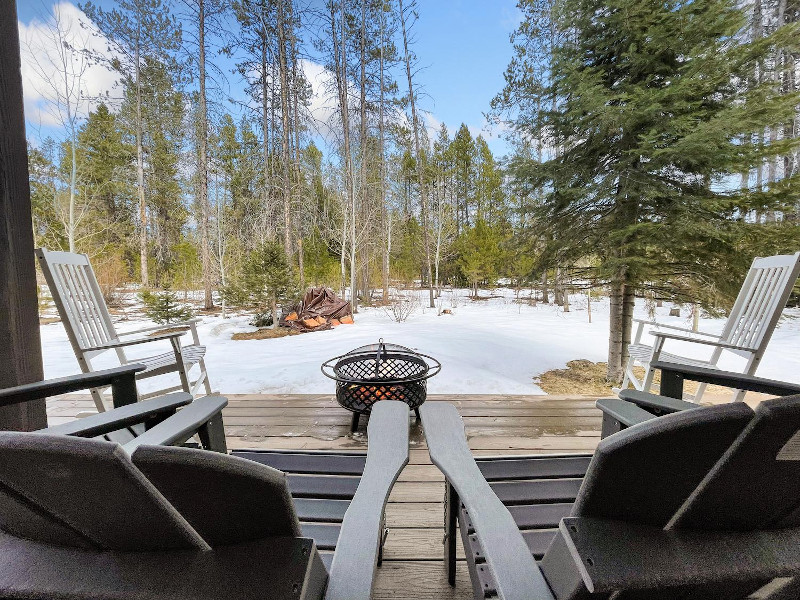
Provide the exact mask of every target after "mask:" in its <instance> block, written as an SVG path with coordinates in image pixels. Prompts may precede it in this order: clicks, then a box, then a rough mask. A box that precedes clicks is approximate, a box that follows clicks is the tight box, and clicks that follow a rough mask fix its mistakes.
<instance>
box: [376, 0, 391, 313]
mask: <svg viewBox="0 0 800 600" xmlns="http://www.w3.org/2000/svg"><path fill="white" fill-rule="evenodd" d="M385 28H386V11H385V10H384V8H383V7H381V39H380V58H379V62H380V101H379V103H378V112H379V115H378V140H379V145H380V153H381V157H380V171H381V172H380V182H381V183H380V185H381V188H380V193H381V212H382V216H383V225H384V227H383V230H384V231H385V232H386V236H387V240H386V244H384V245H383V261H382V265H383V273H382V276H383V277H382V281H383V304H388V303H389V253H390V252H391V248H392V224H391V222H390V220H389V211H388V209H387V207H386V150H385V145H386V144H385V140H384V122H383V117H384V115H383V104H384V102H385V90H384V85H383V83H384V57H383V45H384V39H383V36H384V32H385Z"/></svg>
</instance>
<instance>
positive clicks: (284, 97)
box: [278, 0, 292, 264]
mask: <svg viewBox="0 0 800 600" xmlns="http://www.w3.org/2000/svg"><path fill="white" fill-rule="evenodd" d="M283 3H284V0H278V73H279V75H280V94H281V126H282V129H283V131H281V134H282V135H281V148H282V150H283V161H282V162H283V249H284V252H285V253H286V262H287V263H288V264H292V213H291V204H292V196H291V194H292V190H291V165H290V163H291V155H290V152H289V136H290V135H291V132H290V131H289V129H290V128H289V73H288V65H287V58H286V19H285V15H284V5H283Z"/></svg>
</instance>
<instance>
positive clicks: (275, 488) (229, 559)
mask: <svg viewBox="0 0 800 600" xmlns="http://www.w3.org/2000/svg"><path fill="white" fill-rule="evenodd" d="M134 367H135V368H139V367H138V366H133V365H132V366H129V367H120V368H118V369H116V370H113V371H110V372H108V373H106V374H105V376H107V378H108V377H110V378H112V379H113V380H114V381H112V383H116V384H117V385H116V388H115V391H118V392H123V393H122V394H121V396H122V397H125V395H126V394H125V393H124V390H126V389H129V388H130V386H135V383H134V378H133V372H132V370H133V369H134ZM121 374H122V375H121ZM128 375H130V378H129V379H126V380H125V381H119V378H120V376H122V377H123V378H125V377H127V376H128ZM98 376H99V374H98V373H91V374H84V375H80V376H77V377H73V378H65V379H63V380H56V381H50V382H44V383H38V384H32V385H30V386H21V387H19V388H14V389H12V390H3V391H1V392H0V406H3V405H4V403H5V404H7V403H10V402H19V401H25V400H26V399H31V398H36V397H41V395H42V394H45V395H50V394H58V393H64V392H65V391H72V390H74V389H75V386H76V385H84V384H87V383H88V384H96V383H100V382H98V381H96V379H97V378H98ZM102 383H109V381H108V380H106V381H104V382H102ZM45 388H46V389H45ZM134 397H135V394H134ZM171 397H178V398H180V399H182V401H183V402H184V403H187V402H190V404H188V405H187V406H186V407H185V408H183V409H182V410H181V411H180V412H178V413H177V414H175V415H172V416H169V417H168V418H166V419H164V420H162V421H161V422H159V423H157V424H155V425H153V426H152V427H151V428H149V429H147V430H146V431H145V432H144V433H142V434H141V435H138V437H136V438H135V439H134V440H133V441H132V442H129V443H126V444H125V445H119V444H117V443H114V442H112V441H107V439H103V437H101V436H97V437H95V434H102V433H103V431H105V429H104V427H108V426H111V427H112V428H115V427H119V426H120V425H122V426H123V427H127V426H129V425H131V424H132V423H133V421H132V420H131V419H132V415H133V413H136V414H137V415H138V416H139V417H141V416H142V415H144V418H145V420H146V422H151V421H152V420H153V418H154V417H157V416H159V415H161V413H162V412H163V410H162V409H163V408H164V407H158V408H157V407H156V405H158V404H159V403H160V402H162V401H163V403H167V401H168V399H170V398H171ZM214 400H217V401H219V400H224V398H223V399H219V398H215V397H211V396H207V397H204V398H199V399H197V400H194V401H191V397H190V396H189V395H188V394H185V393H179V394H171V395H170V396H165V397H164V398H159V399H156V400H151V401H149V402H142V403H137V402H133V403H131V404H126V405H124V406H122V407H120V408H117V409H114V410H111V411H108V412H105V413H102V414H98V415H93V416H90V417H87V418H85V419H78V420H77V421H76V422H74V423H67V424H65V425H59V426H56V427H54V428H50V429H48V430H44V431H42V432H35V433H18V432H0V598H28V599H30V600H45V599H47V600H67V599H69V600H100V599H103V600H123V599H124V600H135V599H142V600H144V599H160V600H195V599H197V598H204V599H207V600H214V599H218V600H251V599H254V598H260V599H262V598H263V599H274V600H285V599H287V598H297V599H299V600H303V599H314V600H322V598H323V596H324V598H326V599H327V600H368V599H369V598H370V595H371V591H372V585H373V580H374V574H375V568H376V566H377V564H378V562H379V556H380V548H381V542H382V536H383V513H384V508H385V505H386V501H387V499H388V496H389V492H390V490H391V487H392V485H393V483H394V481H395V480H396V479H397V476H398V474H399V473H400V471H401V470H402V468H403V466H405V464H406V463H407V462H408V409H407V407H406V406H405V405H404V404H402V403H400V402H396V401H385V402H382V403H381V404H380V406H377V407H376V408H375V410H374V411H373V413H372V417H371V420H370V424H369V428H368V433H369V436H370V444H369V448H368V451H367V454H366V456H365V457H363V459H362V460H361V470H360V473H361V477H360V478H357V482H356V483H357V486H356V487H357V489H356V490H354V493H349V496H350V498H351V501H349V502H348V503H347V504H348V505H349V507H348V508H347V509H346V511H345V512H344V515H343V517H341V518H340V519H339V521H340V522H341V525H340V526H337V527H336V536H337V538H338V543H337V542H336V541H334V546H335V552H330V553H328V554H327V555H326V554H323V553H321V552H320V548H319V544H317V543H316V542H315V539H314V538H312V536H310V535H308V534H307V533H306V531H305V528H304V527H303V526H302V524H301V523H300V522H299V520H298V516H299V515H298V510H297V500H296V499H293V497H292V492H293V491H294V490H292V489H290V486H293V485H297V484H296V482H295V483H294V484H293V482H292V481H291V480H289V478H287V476H286V475H285V474H284V473H281V472H280V471H277V470H275V469H272V468H269V467H267V466H264V465H261V464H258V463H257V461H254V460H243V459H242V458H237V457H232V456H229V455H226V454H225V453H224V451H223V452H221V453H217V452H207V451H204V450H195V449H190V448H177V447H173V446H165V445H164V444H171V443H173V442H174V441H175V440H176V439H178V438H181V437H183V436H188V435H191V434H190V433H187V432H188V431H189V430H190V429H191V426H190V425H188V424H187V421H188V420H189V419H186V418H183V417H184V415H187V414H188V413H192V414H194V416H195V417H196V418H195V419H194V421H195V422H202V418H199V417H198V415H197V413H198V411H197V410H196V409H197V408H198V407H205V408H209V407H211V404H213V401H214ZM217 404H219V402H217ZM215 406H216V405H215ZM223 406H224V404H223ZM221 408H222V406H219V407H218V409H217V410H216V412H215V413H214V414H215V415H218V413H219V410H221ZM167 409H169V407H167ZM172 410H173V412H174V407H172ZM159 411H161V412H159ZM162 416H163V415H162ZM112 421H113V424H112V425H110V423H111V422H112ZM136 422H137V423H138V421H136ZM218 423H219V427H220V429H221V419H220V420H219V421H218ZM151 424H152V423H151ZM75 428H79V429H80V431H78V430H76V429H75ZM76 435H78V436H83V437H94V438H95V439H81V437H74V436H76ZM201 437H202V436H201ZM184 439H185V438H184ZM222 439H223V441H224V436H223V438H222ZM223 450H224V449H223ZM340 458H341V457H340ZM303 460H304V461H305V463H306V466H307V467H308V466H309V465H308V463H309V460H310V461H311V463H317V464H319V463H325V462H326V460H329V457H328V456H326V455H322V454H320V455H317V456H316V458H311V459H309V458H308V456H305V457H304V458H303ZM344 462H347V457H346V456H345V457H344ZM312 472H314V471H312ZM309 477H310V478H314V477H316V476H314V475H310V476H309ZM316 479H322V480H325V481H327V485H328V487H331V486H333V487H337V483H336V480H337V477H335V476H332V475H331V474H328V473H326V474H325V476H324V477H316ZM346 483H347V485H345V487H347V488H349V483H350V482H349V480H348V481H347V482H346ZM339 487H341V486H339ZM339 494H340V495H341V490H340V492H339ZM310 502H313V501H310Z"/></svg>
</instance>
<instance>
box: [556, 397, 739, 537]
mask: <svg viewBox="0 0 800 600" xmlns="http://www.w3.org/2000/svg"><path fill="white" fill-rule="evenodd" d="M752 417H753V411H752V409H750V407H749V406H747V405H746V404H744V403H743V402H733V403H730V404H724V405H720V406H713V407H704V408H695V409H691V410H685V411H681V412H679V413H674V414H671V415H666V416H663V417H659V418H657V419H651V420H649V421H646V422H644V423H641V424H639V425H635V426H633V427H630V428H628V429H625V430H623V431H621V432H619V433H617V434H614V435H612V436H609V437H607V438H605V439H604V440H603V441H601V442H600V444H599V445H598V446H597V450H596V452H595V454H594V456H593V457H592V461H591V463H590V464H589V469H588V471H587V473H586V477H585V478H584V480H583V484H582V485H581V489H580V491H579V492H578V497H577V499H576V501H575V505H574V506H573V510H572V516H573V517H595V518H603V519H618V520H622V521H628V522H631V523H640V524H646V525H653V526H656V527H663V526H665V525H666V524H667V522H668V521H669V519H670V518H671V517H672V516H673V515H674V514H675V512H676V511H677V510H678V508H680V506H681V505H682V504H683V502H684V501H685V500H686V498H687V497H688V496H689V494H691V493H692V491H693V490H694V489H695V488H696V487H697V485H698V484H699V483H700V481H702V479H703V477H704V476H705V475H706V474H707V473H708V472H709V470H710V469H711V468H712V467H713V466H714V464H715V463H716V462H717V461H718V460H719V458H720V457H721V456H722V455H723V453H724V452H725V451H726V450H727V449H728V448H729V447H730V445H731V444H732V443H733V442H734V440H735V439H736V438H737V436H738V435H739V434H740V433H741V432H742V430H743V429H744V428H745V427H746V426H747V424H748V423H749V422H750V420H751V419H752Z"/></svg>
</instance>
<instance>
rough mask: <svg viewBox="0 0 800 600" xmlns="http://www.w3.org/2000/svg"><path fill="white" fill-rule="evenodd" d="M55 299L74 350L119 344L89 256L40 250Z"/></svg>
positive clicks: (40, 257)
mask: <svg viewBox="0 0 800 600" xmlns="http://www.w3.org/2000/svg"><path fill="white" fill-rule="evenodd" d="M37 256H38V257H39V263H40V265H41V267H42V271H43V272H44V276H45V279H46V280H47V283H48V285H49V286H51V287H52V288H54V289H53V294H52V296H53V300H54V301H55V303H56V305H57V306H58V309H59V312H60V313H61V314H62V315H63V316H64V317H66V319H65V322H64V325H65V328H66V330H67V335H68V336H69V338H70V342H71V343H72V345H73V347H74V349H75V350H76V352H77V351H79V350H85V349H86V348H93V347H96V346H100V345H103V344H107V343H109V342H113V341H116V340H117V339H118V338H117V333H116V331H115V330H114V325H113V323H112V321H111V315H109V314H108V309H107V308H106V305H105V302H104V301H103V296H102V294H101V292H100V286H99V285H98V284H97V280H96V279H95V276H94V272H93V271H92V267H91V265H90V264H89V258H88V257H87V256H86V255H85V254H81V255H75V254H71V253H68V252H50V251H47V250H44V249H40V250H37Z"/></svg>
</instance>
